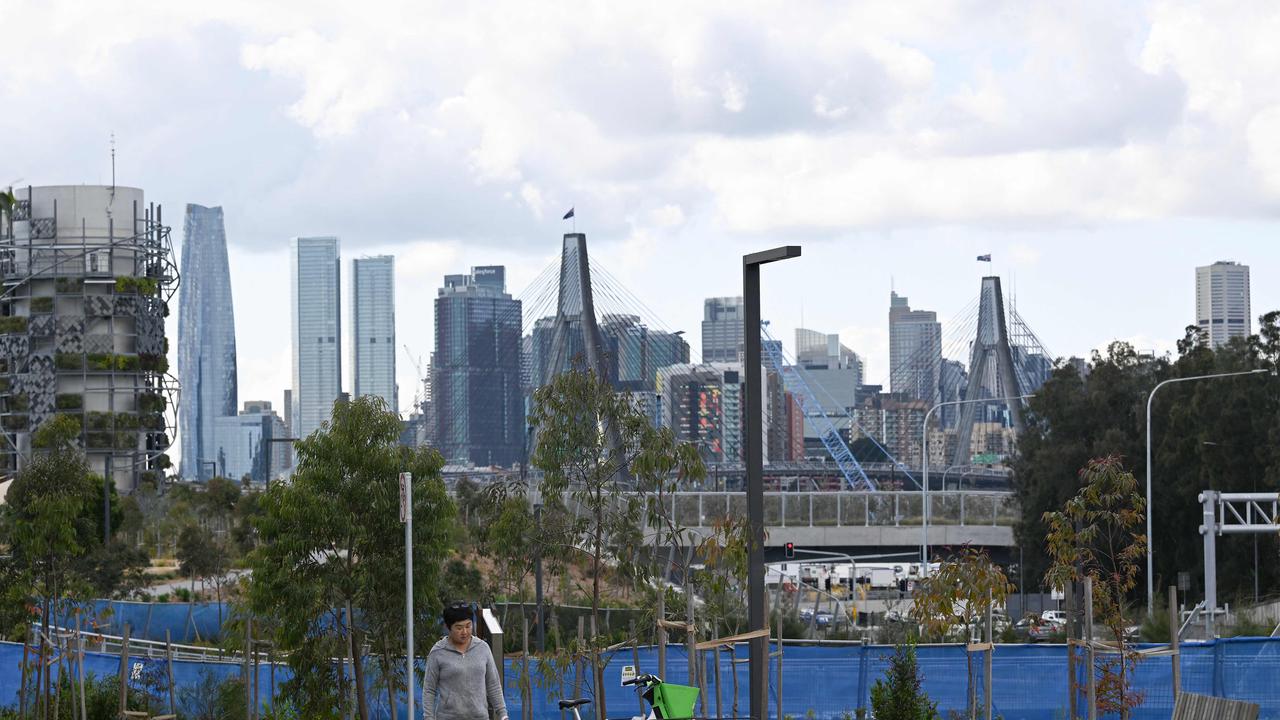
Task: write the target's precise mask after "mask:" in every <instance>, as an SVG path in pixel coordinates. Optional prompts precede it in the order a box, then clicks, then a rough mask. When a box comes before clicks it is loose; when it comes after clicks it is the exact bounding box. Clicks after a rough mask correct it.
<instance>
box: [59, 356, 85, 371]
mask: <svg viewBox="0 0 1280 720" xmlns="http://www.w3.org/2000/svg"><path fill="white" fill-rule="evenodd" d="M54 362H55V363H56V364H57V366H58V369H59V370H83V369H84V355H81V354H80V353H58V355H57V357H56V358H55V359H54Z"/></svg>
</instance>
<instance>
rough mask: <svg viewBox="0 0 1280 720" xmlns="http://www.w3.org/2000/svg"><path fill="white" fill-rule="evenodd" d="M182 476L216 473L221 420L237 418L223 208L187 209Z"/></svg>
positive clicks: (181, 331) (181, 295) (181, 324)
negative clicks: (222, 418) (223, 418)
mask: <svg viewBox="0 0 1280 720" xmlns="http://www.w3.org/2000/svg"><path fill="white" fill-rule="evenodd" d="M178 382H179V384H180V386H181V387H182V403H181V404H180V405H179V406H178V437H179V438H181V440H182V464H181V466H180V467H179V472H180V473H181V475H182V477H184V478H186V479H188V480H198V481H204V480H208V479H209V478H210V477H212V476H213V475H214V474H216V473H217V467H216V465H217V463H216V461H217V459H218V447H219V440H218V438H217V427H218V423H217V420H216V418H220V417H229V416H234V415H235V414H236V406H237V398H236V327H235V314H234V312H233V309H232V302H231V271H230V268H229V266H228V264H227V236H226V232H225V231H224V229H223V226H222V208H220V207H212V208H210V207H204V206H202V205H187V213H186V217H185V219H184V220H183V237H182V284H181V285H180V286H179V288H178Z"/></svg>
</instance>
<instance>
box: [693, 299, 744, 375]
mask: <svg viewBox="0 0 1280 720" xmlns="http://www.w3.org/2000/svg"><path fill="white" fill-rule="evenodd" d="M744 313H745V309H744V308H743V305H742V298H741V297H713V298H707V299H706V302H704V303H703V306H702V361H703V362H725V363H733V362H738V361H739V360H740V357H739V356H740V355H741V354H742V321H743V314H744Z"/></svg>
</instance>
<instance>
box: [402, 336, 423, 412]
mask: <svg viewBox="0 0 1280 720" xmlns="http://www.w3.org/2000/svg"><path fill="white" fill-rule="evenodd" d="M403 347H404V354H405V355H407V356H409V362H411V363H413V369H414V371H415V372H416V373H417V375H416V376H415V377H417V379H418V382H416V383H414V391H413V410H412V412H422V401H423V397H422V392H423V390H422V389H423V384H424V383H425V382H426V377H424V376H423V374H422V356H417V357H415V356H414V354H413V351H412V350H410V349H409V346H408V345H407V344H406V345H403Z"/></svg>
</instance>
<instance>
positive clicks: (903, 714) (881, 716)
mask: <svg viewBox="0 0 1280 720" xmlns="http://www.w3.org/2000/svg"><path fill="white" fill-rule="evenodd" d="M871 715H872V716H873V717H875V718H876V720H935V719H936V718H938V717H940V716H939V715H938V704H937V703H935V702H931V701H930V700H929V696H928V695H925V694H924V693H923V692H922V691H921V690H920V673H919V669H918V668H917V666H916V648H915V646H914V645H899V646H898V647H897V649H896V650H895V651H894V653H893V657H891V658H889V672H888V673H886V674H885V677H884V678H883V679H881V680H877V681H876V684H875V685H874V686H872V688H871Z"/></svg>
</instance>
